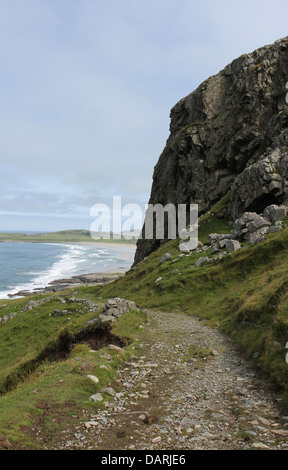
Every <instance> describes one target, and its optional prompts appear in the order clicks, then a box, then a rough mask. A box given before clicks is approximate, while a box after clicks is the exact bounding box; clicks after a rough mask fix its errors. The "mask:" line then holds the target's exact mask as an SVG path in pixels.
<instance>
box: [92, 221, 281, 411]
mask: <svg viewBox="0 0 288 470" xmlns="http://www.w3.org/2000/svg"><path fill="white" fill-rule="evenodd" d="M212 219H213V216H212ZM221 227H222V229H223V231H222V233H227V225H226V226H225V221H223V220H222V221H217V219H215V218H214V220H211V219H210V220H209V218H206V223H205V226H204V230H203V226H202V228H201V227H200V231H199V235H200V236H199V238H200V239H201V237H202V239H205V237H206V234H207V231H208V232H209V233H212V232H214V231H216V232H218V233H221V230H219V228H220V229H221ZM211 228H213V229H214V230H213V231H212V230H211V231H210V229H211ZM216 229H217V230H216ZM230 230H231V227H230V229H229V231H230ZM166 252H169V253H170V254H171V256H172V259H171V260H170V261H166V262H165V263H163V264H161V265H160V263H159V260H160V258H161V257H162V256H163V254H165V253H166ZM207 253H208V255H209V251H208V252H207ZM205 255H206V254H205ZM199 256H203V254H198V255H197V254H195V253H192V254H190V255H187V256H183V257H181V258H179V251H178V242H177V241H176V240H173V241H170V242H168V243H167V244H165V245H164V246H162V247H160V248H159V249H158V250H157V251H156V252H154V253H152V254H151V255H150V256H149V257H147V258H146V259H145V260H144V261H143V262H141V263H139V265H138V266H137V267H136V269H134V270H131V271H130V272H129V273H128V274H127V275H126V276H124V277H123V278H122V279H120V280H119V281H117V283H115V284H113V285H108V286H106V287H105V288H103V289H102V291H101V293H102V294H103V295H112V294H113V295H120V293H121V295H122V296H124V297H127V298H129V299H131V300H134V301H135V302H137V303H138V304H139V305H140V306H145V307H146V308H149V307H150V308H159V309H162V310H163V311H176V312H177V311H178V312H186V313H188V314H190V315H196V316H197V317H199V318H203V319H206V320H207V322H208V323H209V324H210V325H212V326H217V327H218V328H219V329H221V330H222V331H224V332H225V333H226V334H228V335H229V336H230V337H231V338H232V339H233V340H234V342H235V343H236V344H237V345H238V346H239V347H240V348H241V349H242V351H243V353H245V354H246V356H247V358H249V359H250V360H251V361H252V362H253V365H254V366H255V367H256V368H257V369H258V370H259V371H261V372H262V373H263V374H264V375H265V376H266V377H267V379H268V380H269V381H270V382H271V384H272V386H274V387H275V389H276V390H277V391H280V392H282V394H283V405H284V406H285V407H287V408H288V364H287V362H286V360H285V358H286V354H287V349H286V343H287V341H288V263H287V262H288V230H287V229H285V230H283V231H281V232H279V233H277V234H270V235H268V236H267V240H266V241H265V242H262V243H261V244H259V245H254V246H246V247H243V249H242V250H239V251H237V252H235V253H230V254H229V256H227V257H225V258H224V259H223V260H221V261H218V262H216V263H213V264H207V265H206V266H203V267H201V268H196V267H195V262H196V260H197V259H198V258H199ZM159 278H162V279H161V280H160V281H158V282H155V281H156V280H157V279H159Z"/></svg>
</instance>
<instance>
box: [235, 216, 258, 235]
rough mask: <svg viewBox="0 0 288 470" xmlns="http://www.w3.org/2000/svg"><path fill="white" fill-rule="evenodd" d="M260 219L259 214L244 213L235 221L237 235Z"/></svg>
mask: <svg viewBox="0 0 288 470" xmlns="http://www.w3.org/2000/svg"><path fill="white" fill-rule="evenodd" d="M257 217H258V214H257V212H244V214H242V215H241V217H239V218H238V219H236V220H235V222H234V224H233V227H234V229H235V230H236V233H238V234H240V233H241V231H242V230H243V229H245V228H246V226H247V225H248V224H249V223H250V222H252V221H253V220H255V219H256V218H257Z"/></svg>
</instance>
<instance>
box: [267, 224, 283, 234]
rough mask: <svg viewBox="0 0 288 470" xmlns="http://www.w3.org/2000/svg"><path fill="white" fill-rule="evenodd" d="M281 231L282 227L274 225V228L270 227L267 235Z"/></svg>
mask: <svg viewBox="0 0 288 470" xmlns="http://www.w3.org/2000/svg"><path fill="white" fill-rule="evenodd" d="M280 230H282V227H281V225H273V226H272V227H269V229H268V231H267V233H276V232H280Z"/></svg>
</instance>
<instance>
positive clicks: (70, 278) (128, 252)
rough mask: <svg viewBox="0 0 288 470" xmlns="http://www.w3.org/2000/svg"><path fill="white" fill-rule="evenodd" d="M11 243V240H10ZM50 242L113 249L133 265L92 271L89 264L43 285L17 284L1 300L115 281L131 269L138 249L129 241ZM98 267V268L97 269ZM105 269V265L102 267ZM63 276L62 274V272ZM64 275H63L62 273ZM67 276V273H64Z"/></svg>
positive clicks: (117, 254) (101, 284) (119, 256)
mask: <svg viewBox="0 0 288 470" xmlns="http://www.w3.org/2000/svg"><path fill="white" fill-rule="evenodd" d="M8 243H10V241H9V242H8ZM12 243H22V242H21V241H20V242H18V241H14V240H13V241H12ZM23 243H29V241H28V240H27V241H25V242H23ZM33 243H43V244H46V243H47V242H44V241H43V242H38V241H37V242H33ZM48 243H49V244H55V245H59V244H60V245H65V246H73V245H74V246H87V247H88V246H89V247H94V246H95V248H96V249H109V248H110V249H111V250H113V251H115V253H116V257H118V258H123V261H124V260H125V261H128V260H129V262H130V261H131V265H130V266H127V268H126V269H125V268H124V267H123V268H122V269H123V270H121V267H120V266H117V267H116V266H115V269H113V267H112V266H111V267H110V268H109V269H108V270H107V271H106V270H105V269H104V271H103V270H101V266H99V271H98V270H97V268H98V267H95V266H94V271H92V270H93V267H92V269H91V271H89V266H88V267H87V270H86V272H85V271H84V273H81V272H80V273H79V274H77V271H76V273H75V274H73V273H71V275H70V273H68V275H67V277H58V278H57V277H56V276H55V278H50V280H49V282H47V283H43V285H39V284H38V287H37V284H36V286H35V287H33V282H31V284H30V285H25V286H24V285H23V288H22V287H21V286H20V285H19V287H16V286H15V289H13V290H12V289H11V290H10V292H7V294H5V297H2V298H0V301H1V300H12V299H16V298H17V299H19V298H23V297H28V296H34V295H42V294H49V293H56V292H60V291H63V290H66V289H69V288H72V287H79V286H104V285H106V284H108V283H110V282H113V281H115V280H117V279H119V278H120V277H122V276H124V275H125V273H126V271H127V270H129V269H130V267H131V266H132V264H133V259H132V258H133V253H135V251H136V244H135V245H134V244H128V243H105V242H88V241H87V242H82V241H81V242H80V241H79V242H71V241H69V242H68V241H67V242H54V241H53V242H48ZM95 268H96V269H95ZM102 269H103V267H102ZM60 276H61V274H60ZM62 276H63V275H62ZM64 276H65V274H64Z"/></svg>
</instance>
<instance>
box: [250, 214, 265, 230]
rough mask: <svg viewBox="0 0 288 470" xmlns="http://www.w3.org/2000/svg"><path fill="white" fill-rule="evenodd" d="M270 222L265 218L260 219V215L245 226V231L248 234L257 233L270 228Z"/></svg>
mask: <svg viewBox="0 0 288 470" xmlns="http://www.w3.org/2000/svg"><path fill="white" fill-rule="evenodd" d="M270 225H271V222H270V221H269V220H268V219H266V218H265V217H261V215H257V217H255V218H254V220H252V221H251V222H249V223H248V224H247V229H248V232H249V233H252V232H257V231H258V230H260V229H262V228H267V230H268V228H269V227H270Z"/></svg>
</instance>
